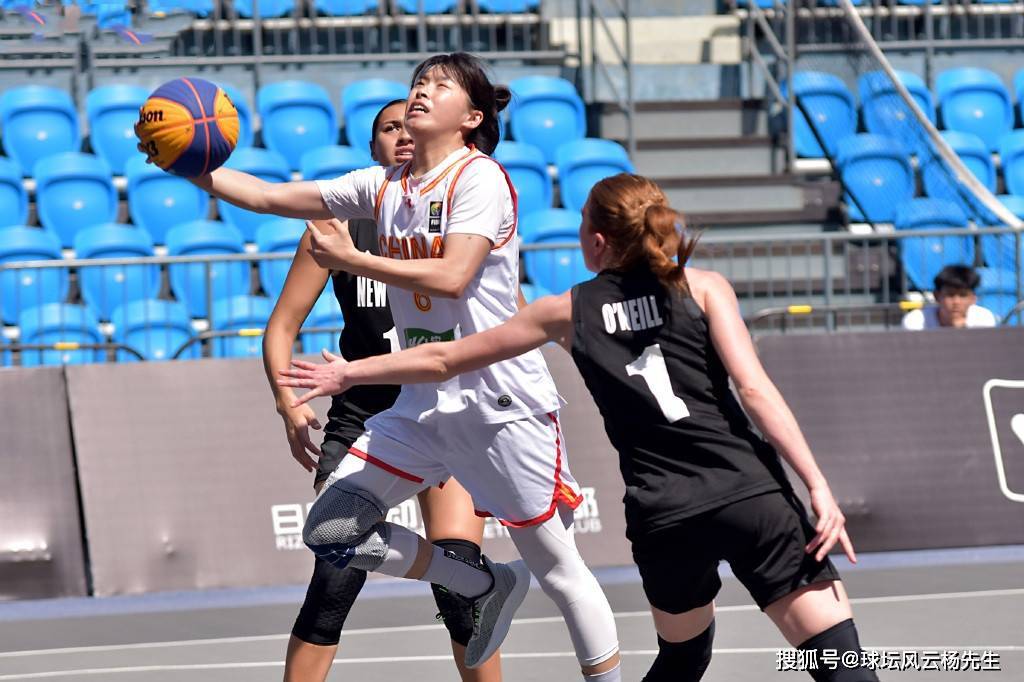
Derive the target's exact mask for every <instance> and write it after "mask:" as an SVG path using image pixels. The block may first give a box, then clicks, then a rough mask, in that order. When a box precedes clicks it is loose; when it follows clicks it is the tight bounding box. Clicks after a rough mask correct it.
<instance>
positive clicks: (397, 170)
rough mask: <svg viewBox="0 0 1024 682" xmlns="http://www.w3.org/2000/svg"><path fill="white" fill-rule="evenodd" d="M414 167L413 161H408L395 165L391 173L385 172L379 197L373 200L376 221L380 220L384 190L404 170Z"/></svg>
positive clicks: (378, 191) (378, 192) (378, 193)
mask: <svg viewBox="0 0 1024 682" xmlns="http://www.w3.org/2000/svg"><path fill="white" fill-rule="evenodd" d="M411 167H412V161H406V162H405V163H403V164H402V165H400V166H395V167H394V169H392V171H391V174H390V175H389V174H388V173H384V182H382V183H380V189H378V190H377V199H376V200H375V201H374V202H373V219H374V221H375V222H380V205H381V202H383V201H384V190H386V189H387V188H388V185H390V184H391V183H392V182H393V181H394V179H395V178H396V177H397V176H398V175H399V174H400V173H402V172H403V171H404V172H408V170H409V168H411Z"/></svg>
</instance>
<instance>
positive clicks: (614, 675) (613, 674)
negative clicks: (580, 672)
mask: <svg viewBox="0 0 1024 682" xmlns="http://www.w3.org/2000/svg"><path fill="white" fill-rule="evenodd" d="M583 682H622V664H621V663H619V664H617V665H616V666H615V667H614V668H612V669H611V670H605V671H604V672H603V673H594V674H593V675H584V676H583Z"/></svg>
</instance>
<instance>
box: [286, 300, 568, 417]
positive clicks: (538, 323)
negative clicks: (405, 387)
mask: <svg viewBox="0 0 1024 682" xmlns="http://www.w3.org/2000/svg"><path fill="white" fill-rule="evenodd" d="M571 296H572V294H570V293H568V292H567V293H565V294H562V295H561V296H546V297H544V298H541V299H539V300H537V301H535V302H534V303H531V304H530V305H528V306H526V307H525V308H523V309H522V310H521V311H519V312H518V313H516V314H515V315H514V316H513V317H512V318H511V319H510V320H509V321H508V322H505V323H504V324H501V325H498V326H497V327H494V328H492V329H488V330H487V331H483V332H479V333H477V334H471V335H470V336H466V337H464V338H461V339H458V340H456V341H446V342H441V343H426V344H423V345H421V346H417V347H416V348H411V349H409V350H404V351H402V352H400V353H388V354H387V355H376V356H374V357H370V358H365V359H363V360H357V361H355V362H346V361H345V360H344V359H342V358H339V357H337V356H335V355H333V354H332V353H329V352H328V351H326V350H324V351H323V356H324V359H325V360H327V361H328V362H327V364H314V363H310V362H303V361H301V360H296V361H293V362H292V366H293V368H292V369H289V370H285V371H282V372H281V376H282V378H281V379H278V383H279V384H280V385H281V386H287V387H290V388H308V389H312V390H310V391H309V392H308V393H306V394H305V395H303V396H302V397H301V398H299V399H298V400H296V401H295V402H294V403H293V405H301V404H303V403H305V402H307V401H309V400H311V399H313V398H315V397H317V396H320V395H334V394H336V393H341V392H342V391H345V390H347V389H348V388H350V387H352V386H358V385H361V384H422V383H434V382H440V381H445V380H447V379H450V378H452V377H454V376H457V375H459V374H462V373H463V372H469V371H472V370H475V369H480V368H482V367H486V366H488V365H491V364H494V363H495V362H499V361H501V360H507V359H508V358H512V357H515V356H517V355H522V354H523V353H525V352H527V351H529V350H533V349H534V348H537V347H539V346H542V345H543V344H545V343H547V342H548V341H555V342H557V343H559V344H561V345H562V346H563V347H565V348H567V349H568V348H569V347H571V343H572V299H571Z"/></svg>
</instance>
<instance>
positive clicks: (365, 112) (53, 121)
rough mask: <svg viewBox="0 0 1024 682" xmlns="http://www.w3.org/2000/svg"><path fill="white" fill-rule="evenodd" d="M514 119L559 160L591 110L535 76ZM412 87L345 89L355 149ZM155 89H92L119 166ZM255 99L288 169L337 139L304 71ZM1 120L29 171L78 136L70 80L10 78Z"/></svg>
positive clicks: (92, 114) (99, 138) (99, 146)
mask: <svg viewBox="0 0 1024 682" xmlns="http://www.w3.org/2000/svg"><path fill="white" fill-rule="evenodd" d="M509 87H510V88H511V90H512V92H513V93H514V96H513V100H512V104H511V107H510V113H509V119H510V121H509V123H510V125H511V128H512V134H513V136H514V137H515V139H516V140H519V141H521V142H527V143H530V144H533V145H536V146H537V147H539V148H540V149H542V150H544V153H545V158H546V159H547V162H548V163H554V162H555V158H554V154H555V150H556V148H557V147H558V145H559V143H561V142H565V141H568V140H576V139H581V138H583V137H585V136H586V131H587V126H586V113H585V110H584V106H583V100H582V99H581V98H580V95H579V93H578V92H577V91H576V88H575V86H573V84H572V83H570V82H569V81H567V80H564V79H561V78H551V77H546V76H528V77H525V78H519V79H517V80H514V81H512V83H511V84H510V86H509ZM224 89H225V92H227V93H228V96H229V97H230V98H231V100H232V102H233V103H234V104H235V107H236V108H237V109H238V113H239V120H240V124H241V125H240V134H239V140H238V146H239V147H248V146H251V145H252V142H253V120H252V118H253V117H252V113H251V111H250V109H249V106H248V103H247V102H246V101H245V98H244V97H243V96H242V95H241V94H240V93H239V92H238V91H237V90H234V89H233V88H231V87H230V86H224ZM408 94H409V88H408V87H407V86H406V85H403V84H402V83H398V82H397V81H389V80H384V79H367V80H362V81H356V82H353V83H350V84H349V85H347V86H346V87H345V88H344V90H343V91H342V93H341V109H340V111H341V112H342V116H343V119H344V122H345V137H346V140H347V142H348V144H349V145H351V146H352V147H355V148H356V149H361V150H364V149H368V148H369V142H370V137H371V134H372V131H371V127H372V123H373V119H374V117H375V116H376V115H377V112H378V111H379V110H380V108H381V107H382V106H383V105H384V104H386V103H387V102H390V101H392V100H395V99H403V98H405V97H407V96H408ZM148 97H149V91H148V90H146V89H145V88H142V87H138V86H134V85H108V86H103V87H99V88H96V89H94V90H92V91H90V92H89V94H88V95H87V96H86V116H87V118H88V121H89V130H90V144H91V145H92V148H93V149H94V150H95V151H96V153H97V154H99V155H100V156H101V157H103V158H104V159H105V160H106V161H107V163H108V164H110V167H111V169H112V170H113V172H114V173H115V174H118V175H120V174H122V173H124V172H125V166H126V164H127V162H128V160H129V159H131V158H137V157H139V156H141V155H140V153H139V151H138V150H137V149H136V144H137V141H136V138H135V132H134V126H135V123H136V121H137V120H138V116H139V107H141V106H142V104H143V103H144V102H145V101H146V99H147V98H148ZM256 105H257V106H256V108H257V110H258V111H259V115H260V122H261V136H262V139H263V144H264V145H265V146H266V147H267V148H268V149H270V150H272V151H276V152H278V153H279V154H281V155H282V156H283V157H284V158H285V160H286V162H287V163H288V167H289V168H290V169H291V170H299V168H300V167H301V163H302V156H303V154H305V153H306V152H307V151H310V150H312V149H316V148H318V147H324V146H329V145H334V144H336V143H337V142H338V129H339V128H338V117H337V114H336V112H335V108H334V106H333V104H332V103H331V97H330V95H329V94H328V92H327V90H325V89H324V88H323V87H321V86H319V85H317V84H315V83H309V82H305V81H283V82H279V83H271V84H269V85H265V86H263V87H262V88H260V90H259V92H258V93H257V95H256ZM0 128H2V135H3V148H4V151H5V152H6V154H7V155H8V156H9V157H11V158H12V159H13V160H14V161H16V162H17V163H18V165H19V166H20V167H21V169H22V171H23V172H24V173H26V174H27V173H30V172H34V171H33V168H34V166H35V164H36V163H37V162H38V161H39V160H40V159H42V158H45V157H47V156H50V155H52V154H55V153H59V152H72V151H78V149H79V147H80V146H81V137H80V132H79V120H78V112H77V111H76V109H75V107H74V104H73V102H72V101H71V97H70V95H69V94H68V93H66V92H64V91H63V90H59V89H55V88H50V87H45V86H33V85H30V86H24V87H18V88H12V89H10V90H7V91H6V92H4V94H3V96H2V97H0Z"/></svg>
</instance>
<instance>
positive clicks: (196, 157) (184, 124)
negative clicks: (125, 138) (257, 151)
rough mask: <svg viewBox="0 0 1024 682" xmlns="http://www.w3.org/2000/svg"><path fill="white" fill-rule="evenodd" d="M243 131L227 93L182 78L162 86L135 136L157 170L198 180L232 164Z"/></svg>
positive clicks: (146, 107)
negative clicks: (234, 150)
mask: <svg viewBox="0 0 1024 682" xmlns="http://www.w3.org/2000/svg"><path fill="white" fill-rule="evenodd" d="M238 128H239V123H238V111H237V110H236V109H235V105H234V104H232V103H231V100H230V99H229V98H228V96H227V93H225V92H224V91H223V90H222V89H220V88H219V87H217V86H216V85H215V84H214V83H211V82H209V81H205V80H202V79H201V78H178V79H175V80H173V81H170V82H168V83H164V84H163V85H161V86H160V87H159V88H157V89H156V90H155V91H153V94H151V95H150V96H149V99H147V100H146V103H145V104H143V105H142V107H141V108H140V109H139V121H138V123H136V124H135V134H136V136H137V137H138V138H139V142H140V143H141V144H140V146H141V148H142V150H143V151H144V152H145V153H146V155H147V156H149V159H150V160H151V161H152V162H153V163H155V164H156V165H157V166H159V167H160V168H162V169H164V170H165V171H168V172H170V173H174V174H175V175H180V176H183V177H196V176H198V175H204V174H206V173H209V172H210V171H212V170H214V169H215V168H218V167H219V166H220V165H221V164H223V163H224V162H225V161H226V160H227V158H228V156H230V155H231V152H232V150H233V149H234V148H235V143H236V142H237V141H238Z"/></svg>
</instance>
